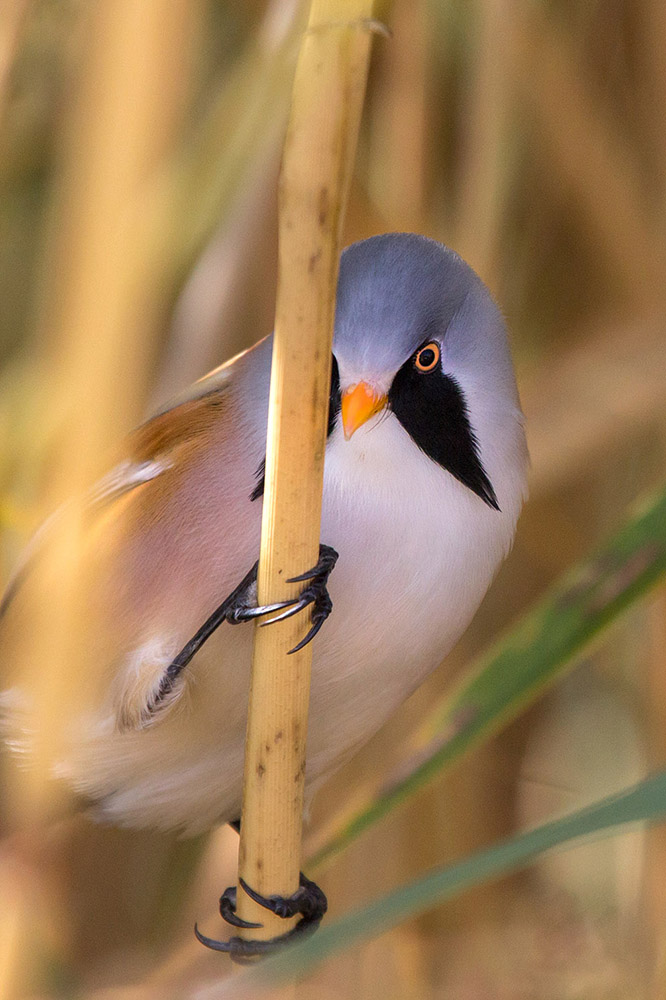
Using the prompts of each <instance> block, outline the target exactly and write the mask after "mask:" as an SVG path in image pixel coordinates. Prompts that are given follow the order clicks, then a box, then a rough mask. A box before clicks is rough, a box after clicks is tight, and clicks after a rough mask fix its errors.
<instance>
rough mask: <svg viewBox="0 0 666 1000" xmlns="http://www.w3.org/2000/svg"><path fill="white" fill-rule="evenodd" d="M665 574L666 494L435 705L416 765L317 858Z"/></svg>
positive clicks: (513, 707)
mask: <svg viewBox="0 0 666 1000" xmlns="http://www.w3.org/2000/svg"><path fill="white" fill-rule="evenodd" d="M664 576H666V493H663V494H660V495H659V496H658V497H657V498H656V499H655V500H653V501H652V502H650V503H648V504H646V505H644V506H643V507H642V509H641V510H640V511H638V512H637V513H636V514H635V516H634V517H632V518H631V519H630V520H629V521H627V522H626V524H625V525H624V526H623V528H622V529H621V530H620V531H619V532H618V533H617V534H616V535H615V537H614V538H613V539H612V540H611V541H610V542H609V543H608V544H607V545H606V546H605V547H604V548H603V549H602V550H601V551H600V552H598V553H597V555H595V556H594V557H592V558H591V559H588V560H586V561H585V562H583V563H582V564H580V565H579V566H578V567H576V568H575V569H574V570H573V571H572V572H569V573H567V574H566V576H565V577H564V578H563V579H562V580H561V581H560V582H558V583H557V584H556V585H555V586H554V587H553V588H552V590H551V591H550V592H549V593H548V595H547V596H546V597H545V599H544V600H542V601H541V602H540V603H539V604H538V605H537V606H536V607H535V608H534V609H533V610H532V611H530V612H528V613H527V615H526V616H525V617H524V618H523V619H522V620H521V621H520V622H519V624H518V625H517V626H516V627H515V628H514V629H512V630H511V631H510V632H509V633H508V634H507V635H506V636H505V637H504V638H503V639H501V640H500V641H499V642H498V643H497V644H496V645H495V646H494V647H493V648H492V649H491V650H490V651H489V652H488V653H487V654H486V655H485V656H484V657H483V658H482V659H481V661H480V663H477V665H476V666H475V667H474V668H472V669H471V670H470V672H469V673H468V674H467V675H466V676H465V678H463V680H462V681H461V682H460V683H459V684H458V685H457V686H456V688H455V690H454V692H453V694H452V695H450V696H448V697H447V698H446V699H445V700H443V701H442V702H440V703H439V704H438V705H436V706H435V708H434V710H433V711H432V712H431V713H430V714H429V716H428V718H427V720H426V722H425V723H424V725H423V727H422V729H421V733H422V746H421V747H419V748H417V751H416V753H415V757H414V762H413V764H411V765H410V764H409V762H408V763H407V765H406V767H403V768H402V769H401V775H400V777H399V778H398V779H397V780H394V781H393V782H391V783H389V784H388V786H387V787H385V788H384V789H383V790H382V791H380V792H379V793H378V794H377V796H376V797H375V798H374V799H373V800H372V801H370V802H369V803H368V804H367V805H365V806H364V807H363V808H361V809H359V810H358V811H357V812H356V813H355V814H354V815H353V816H352V817H351V818H347V819H346V820H344V821H343V822H342V823H341V824H340V826H339V827H338V829H337V830H336V831H335V832H334V833H333V834H332V835H331V836H330V837H329V839H328V840H327V842H326V843H325V844H324V846H323V847H321V848H320V849H319V850H318V851H317V852H316V853H315V854H314V855H313V856H312V857H311V858H310V861H309V866H310V867H317V866H320V865H322V864H324V863H325V862H327V861H329V860H330V858H332V857H333V855H335V854H337V853H338V852H339V851H341V850H342V849H343V848H344V847H346V846H347V845H348V844H349V843H351V841H352V840H354V839H355V838H356V837H358V836H359V834H361V833H362V832H363V831H364V830H367V829H368V827H370V826H372V825H373V824H374V823H376V822H377V821H378V820H379V819H381V818H382V817H383V816H385V815H386V814H387V813H389V812H391V811H392V810H393V809H395V808H396V806H398V805H399V804H400V803H402V802H404V801H405V800H406V799H408V798H409V797H410V796H412V795H414V794H415V793H416V792H418V791H420V789H422V788H423V787H424V785H426V784H427V783H428V782H429V781H432V779H433V778H435V777H436V776H437V775H439V774H441V773H442V772H443V771H444V770H445V769H446V768H448V767H450V766H451V765H453V764H454V763H456V762H457V761H458V760H460V759H461V758H462V757H463V755H464V754H466V753H468V752H469V751H470V750H471V749H472V748H473V747H475V746H477V745H478V744H479V743H481V742H483V741H484V740H487V739H489V738H490V737H491V736H493V735H494V734H495V733H497V732H498V731H499V730H500V729H501V728H502V727H503V726H506V725H507V724H508V723H509V722H511V721H512V720H513V719H514V718H516V716H518V715H519V714H520V712H521V711H522V710H523V709H524V708H526V707H527V706H528V705H529V704H531V703H532V702H534V701H536V699H537V698H538V697H539V696H540V695H542V694H543V692H544V691H545V690H546V688H547V687H548V686H549V685H551V684H553V682H554V681H555V680H556V679H557V678H558V677H559V676H560V675H561V674H562V673H563V672H564V671H565V670H566V669H567V668H570V667H572V666H573V664H574V663H575V662H576V658H578V657H580V655H581V654H582V653H583V652H584V651H585V650H586V649H587V648H588V647H589V645H590V643H591V642H592V640H593V639H595V638H596V637H597V636H598V635H599V634H600V633H601V632H602V630H603V629H604V628H606V627H607V626H608V625H609V624H610V623H611V622H612V621H614V620H615V619H616V618H617V617H618V615H619V614H620V613H621V612H622V611H624V610H625V609H626V608H627V607H628V606H629V605H630V604H632V603H634V602H635V601H637V600H638V599H639V598H641V597H642V596H644V595H645V594H646V593H647V592H648V591H649V589H650V588H651V587H653V586H654V585H655V584H656V583H658V582H659V581H660V580H662V579H663V578H664Z"/></svg>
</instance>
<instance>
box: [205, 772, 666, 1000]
mask: <svg viewBox="0 0 666 1000" xmlns="http://www.w3.org/2000/svg"><path fill="white" fill-rule="evenodd" d="M665 816H666V772H665V773H661V774H658V775H655V776H653V777H650V778H647V779H646V780H645V781H642V782H641V783H640V784H638V785H635V786H633V787H632V788H629V789H627V790H626V791H624V792H621V793H620V794H619V795H615V796H612V797H610V798H606V799H603V800H601V801H600V802H598V803H595V804H594V805H592V806H588V807H587V808H585V809H582V810H580V811H578V812H575V813H572V814H571V815H569V816H565V817H563V818H562V819H558V820H554V821H552V822H550V823H546V824H545V825H544V826H539V827H537V828H536V829H534V830H530V831H529V832H527V833H523V834H521V835H520V836H518V837H513V838H512V839H510V840H505V841H502V842H500V843H499V844H496V845H494V846H493V847H490V848H487V849H485V850H483V851H479V852H478V853H477V854H474V855H472V856H471V857H470V858H466V859H465V860H463V861H459V862H457V863H455V864H452V865H448V866H446V867H444V868H437V869H435V870H434V871H431V872H429V873H428V874H427V875H425V876H424V877H423V878H420V879H418V880H417V881H414V882H411V883H410V884H409V885H406V886H403V887H402V888H400V889H396V890H395V891H394V892H391V893H389V894H388V895H386V896H383V897H382V898H381V899H378V900H377V901H376V902H374V903H371V904H370V905H369V906H364V907H363V908H362V909H359V910H356V911H354V912H353V913H350V914H349V915H348V916H347V917H345V918H344V919H342V920H339V921H337V922H335V923H331V924H329V925H328V926H326V925H324V926H323V927H322V928H321V929H320V930H319V931H318V932H317V933H316V934H315V935H313V937H311V938H308V939H307V940H306V941H304V942H303V944H300V945H297V946H295V947H293V948H290V949H289V950H285V951H284V952H283V953H281V954H279V955H276V956H275V957H274V958H271V959H268V960H267V961H266V962H265V964H264V965H263V966H261V967H259V968H258V969H256V970H253V971H252V972H251V973H250V974H249V975H248V976H243V977H239V978H238V980H237V982H236V983H235V984H231V986H230V990H229V993H228V994H227V993H226V992H225V993H224V994H221V995H228V996H230V997H244V996H246V995H247V996H255V995H256V992H253V991H256V990H257V989H258V988H259V987H260V986H268V985H269V984H270V985H273V986H274V985H275V984H276V983H279V982H283V981H285V980H290V979H294V978H296V977H298V978H300V977H302V976H303V975H305V974H307V973H308V972H309V971H310V970H311V969H312V968H313V966H315V965H316V964H318V963H319V962H321V961H323V960H324V959H327V958H330V957H331V956H332V955H334V954H336V953H337V952H340V951H342V950H343V949H345V948H348V947H351V946H354V947H355V946H357V945H359V944H361V943H362V942H364V941H367V940H368V939H369V938H372V937H376V936H377V935H378V934H382V933H383V932H384V931H387V930H390V929H391V928H392V927H395V926H396V925H397V924H399V923H401V922H402V921H403V920H408V919H410V918H412V917H415V916H418V915H419V914H420V913H423V912H424V910H427V909H429V908H430V907H432V906H435V905H436V904H438V903H442V902H444V901H445V900H447V899H451V898H452V897H453V896H456V895H458V894H459V893H461V892H463V891H464V890H466V889H469V888H471V887H472V886H475V885H479V884H480V883H482V882H487V881H489V880H490V879H496V878H499V877H500V876H502V875H506V874H508V873H509V872H513V871H515V870H516V869H517V868H521V867H523V866H525V865H527V864H529V863H530V862H531V861H533V860H534V859H535V858H536V857H538V856H539V855H540V854H542V853H543V852H544V851H548V850H551V849H553V848H555V847H561V846H562V845H568V846H571V845H572V843H573V842H575V841H578V840H580V838H581V837H590V836H596V837H598V836H600V835H602V834H608V833H609V832H613V833H621V832H623V831H624V830H625V828H626V827H627V825H628V824H635V823H640V822H655V821H657V820H660V819H662V818H664V817H665ZM248 991H249V992H248ZM206 996H207V994H206V993H202V994H201V998H202V1000H203V998H204V997H206ZM211 996H212V994H211Z"/></svg>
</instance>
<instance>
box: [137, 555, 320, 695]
mask: <svg viewBox="0 0 666 1000" xmlns="http://www.w3.org/2000/svg"><path fill="white" fill-rule="evenodd" d="M337 558H338V553H337V552H336V551H335V549H332V548H331V547H330V545H320V546H319V561H318V562H317V565H316V566H313V567H312V569H311V570H308V572H307V573H303V574H302V575H301V576H295V577H292V578H291V579H290V580H288V581H287V582H288V583H300V582H305V581H307V586H305V587H304V588H303V590H302V591H301V593H300V594H299V596H298V597H294V598H292V599H291V600H288V601H276V602H275V603H273V604H263V605H258V604H257V568H258V566H259V563H258V562H256V563H255V564H254V566H253V567H252V569H251V570H250V572H249V573H248V574H247V575H246V576H245V577H243V579H242V580H241V582H240V583H239V584H238V586H237V587H236V588H235V590H232V592H231V593H230V594H229V596H228V597H227V598H225V599H224V601H222V604H220V606H219V608H216V609H215V611H213V613H212V615H210V617H209V618H207V619H206V621H205V622H204V623H203V625H202V626H201V628H200V629H199V630H198V632H196V634H195V635H193V636H192V638H191V639H190V640H189V642H188V643H187V644H186V645H185V646H183V648H182V649H181V651H180V653H178V655H177V656H176V657H175V659H173V660H172V661H171V663H170V664H169V666H168V667H167V669H166V670H165V672H164V676H163V678H162V683H161V684H160V690H159V692H158V695H157V697H156V699H155V703H154V704H155V706H156V705H157V704H158V703H159V702H160V701H161V700H162V699H163V698H164V697H165V696H166V695H167V694H168V693H169V692H170V691H171V689H172V688H173V685H174V684H175V682H176V680H177V678H178V676H179V675H180V673H181V671H182V670H183V669H184V667H186V666H187V664H188V663H189V662H190V660H191V659H192V657H193V656H194V655H195V653H197V652H198V651H199V649H201V647H202V646H203V644H204V643H205V642H206V640H207V639H209V638H210V636H211V635H212V634H213V632H215V630H216V629H218V628H219V627H220V625H222V623H223V622H229V624H230V625H238V624H240V623H241V622H247V621H252V620H253V619H254V618H258V617H260V616H261V615H267V614H271V613H272V612H274V611H280V612H282V613H281V614H278V615H275V616H274V617H273V618H269V619H268V621H266V622H262V625H271V624H272V623H273V622H277V621H281V620H282V619H283V618H289V617H290V616H291V615H295V614H298V612H299V611H302V610H303V608H306V607H307V606H308V605H309V604H311V605H312V615H311V621H312V627H311V629H310V631H309V632H308V633H307V635H306V636H305V638H304V639H302V640H301V642H299V643H298V645H297V646H295V647H294V649H290V650H289V652H290V653H295V652H296V651H297V650H298V649H302V648H303V646H305V645H307V643H308V642H310V641H311V640H312V639H314V637H315V635H316V634H317V632H318V631H319V629H320V628H321V627H322V625H323V624H324V622H325V621H326V619H327V618H328V616H329V614H330V613H331V608H332V606H333V605H332V603H331V598H330V597H329V594H328V590H327V589H326V584H327V582H328V578H329V576H330V574H331V570H332V569H333V567H334V566H335V563H336V561H337Z"/></svg>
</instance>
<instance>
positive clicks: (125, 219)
mask: <svg viewBox="0 0 666 1000" xmlns="http://www.w3.org/2000/svg"><path fill="white" fill-rule="evenodd" d="M199 6H200V5H199V3H198V0H197V2H193V0H176V2H174V0H141V2H140V3H135V0H117V2H116V0H114V2H113V3H112V4H105V3H102V4H98V5H92V6H91V9H90V11H89V14H88V17H89V20H88V25H87V29H88V34H87V38H86V57H85V59H84V64H83V67H82V73H81V77H80V80H79V81H78V87H77V91H76V96H75V100H74V101H73V107H72V110H71V113H70V114H69V115H68V116H67V119H66V122H65V126H64V130H63V137H62V145H61V151H60V156H61V159H60V170H59V177H58V183H57V185H56V195H55V198H54V205H53V208H52V220H51V234H50V241H49V247H48V250H47V259H46V267H47V275H46V280H45V287H44V288H43V290H42V302H41V317H40V321H39V333H40V337H41V341H42V349H43V355H44V358H43V362H42V364H43V373H42V374H43V382H44V395H45V396H46V397H47V398H48V404H47V405H45V406H44V409H43V413H42V419H43V421H44V422H45V423H51V424H52V425H53V426H54V427H56V428H57V432H58V433H57V441H56V444H55V447H54V451H53V454H52V455H51V457H50V458H51V460H50V463H49V467H48V469H47V470H45V471H46V477H45V478H47V479H48V482H47V487H48V489H47V495H46V497H45V502H44V508H45V513H50V512H51V511H52V510H53V508H54V507H55V506H56V505H57V504H58V503H59V502H62V501H64V500H66V499H67V498H69V497H71V496H76V495H77V494H80V493H81V492H82V491H83V490H85V488H86V487H87V486H89V484H90V481H91V479H92V477H93V476H94V475H95V474H97V473H98V472H99V469H100V466H101V463H102V462H104V461H106V452H107V451H108V450H109V447H110V445H111V443H112V442H115V440H116V438H117V436H118V433H119V431H122V430H125V429H129V427H130V426H131V425H132V423H133V422H135V420H136V418H137V416H138V415H139V414H140V412H141V408H142V401H143V396H144V381H145V378H146V372H147V366H148V361H149V359H150V358H151V356H152V353H153V344H154V339H155V335H156V333H157V332H158V331H159V327H158V326H157V323H152V322H151V320H152V319H153V318H154V317H155V316H157V315H158V314H159V312H161V308H162V306H161V303H162V296H163V289H162V288H161V286H160V285H159V284H158V282H157V280H156V276H155V275H153V274H151V273H149V272H148V271H147V269H146V267H144V261H145V258H146V253H145V250H146V246H147V245H148V244H147V239H148V234H149V232H150V224H147V225H145V224H144V219H145V218H146V214H147V213H146V207H145V200H144V195H145V192H146V190H147V188H148V185H149V182H150V179H151V177H152V176H153V174H154V172H155V170H156V169H157V167H158V165H159V164H160V163H161V162H162V159H163V157H164V156H165V155H166V154H167V152H168V151H169V150H170V149H171V147H172V145H173V142H174V138H175V136H176V134H177V130H178V128H179V126H180V123H181V118H182V112H183V110H184V107H185V103H186V98H187V92H188V88H189V83H188V81H189V79H190V74H189V68H188V54H189V53H191V52H192V46H191V45H188V42H191V41H193V40H194V37H195V33H196V25H197V18H198V10H199ZM151 224H152V219H151ZM51 538H52V544H50V545H49V546H47V547H46V549H45V552H44V557H43V559H42V560H41V561H40V565H39V570H38V571H36V572H35V573H34V574H33V586H34V587H35V588H36V593H35V600H34V607H35V614H34V617H33V618H32V619H31V622H30V628H29V629H26V630H25V634H24V635H22V637H21V644H20V647H19V648H17V651H16V666H17V673H20V676H21V679H22V682H24V684H25V687H26V688H27V690H28V691H29V692H30V695H31V696H33V697H32V701H33V704H34V706H35V712H34V717H33V718H32V719H31V725H34V728H35V732H36V733H37V734H38V736H37V738H36V741H35V744H36V745H35V750H34V754H33V764H34V766H33V767H32V768H31V769H30V770H26V772H25V774H23V773H21V774H19V775H18V776H17V777H16V779H15V780H13V781H12V782H11V783H10V790H9V796H8V798H9V800H10V802H9V806H10V808H9V810H8V812H9V817H10V821H11V823H12V825H13V827H14V828H15V830H16V831H18V833H17V837H16V841H17V847H16V851H17V854H19V852H20V859H21V863H20V864H19V865H16V866H15V867H16V871H17V872H18V875H16V877H15V881H16V889H15V892H14V893H13V896H14V901H13V908H12V912H10V914H9V917H8V919H7V920H6V921H5V922H4V924H3V926H2V927H0V963H1V964H0V995H2V996H3V997H4V996H5V995H9V993H10V986H9V985H8V984H9V983H10V982H12V983H18V984H23V985H25V982H26V981H28V979H29V975H30V974H31V972H32V970H33V969H34V968H35V967H37V966H39V964H40V957H39V956H40V952H39V948H40V947H41V943H42V942H43V941H44V940H45V939H47V935H46V934H45V932H44V927H45V926H54V925H57V929H58V933H59V935H61V937H60V938H59V939H58V944H57V947H56V948H54V950H57V949H63V950H62V953H61V955H60V956H59V960H60V961H62V962H63V964H64V963H65V957H64V955H65V951H64V949H65V948H66V944H65V942H66V937H67V936H66V933H65V928H66V927H67V915H66V913H65V911H64V909H63V907H62V905H61V903H60V901H59V899H58V898H57V895H56V893H55V892H53V891H52V890H51V889H50V888H49V889H48V892H47V891H41V890H42V887H43V886H45V885H46V886H47V887H48V886H49V883H48V880H47V879H46V877H45V874H44V871H43V869H42V865H41V860H42V857H43V855H42V848H43V838H42V837H41V835H40V824H42V823H44V822H45V821H46V820H48V818H49V817H50V815H51V814H53V813H56V814H58V813H59V812H60V811H61V810H62V809H63V808H64V807H65V805H66V801H65V800H66V794H65V792H64V791H63V789H62V788H61V786H60V785H59V784H56V783H55V782H53V781H52V774H53V763H54V761H58V760H60V759H61V755H62V750H63V747H64V746H65V743H66V738H67V734H66V727H67V724H68V720H69V719H70V718H71V717H72V715H73V714H74V712H75V710H76V709H79V710H80V708H81V705H82V703H83V702H82V698H83V697H84V695H82V691H83V690H87V689H86V683H87V682H88V680H89V678H91V677H92V675H93V674H94V672H95V669H96V666H97V664H96V661H95V657H94V656H93V658H92V662H88V663H86V664H82V663H81V660H80V658H79V659H77V656H76V654H75V648H76V642H75V637H76V635H77V628H78V623H79V622H80V621H81V620H82V615H83V614H84V613H85V612H84V608H83V603H84V602H83V596H84V583H83V582H82V581H81V579H80V577H79V574H78V563H77V554H78V552H79V551H80V546H81V539H82V524H81V518H80V508H79V504H77V503H74V502H70V503H68V504H66V505H65V506H64V507H63V508H62V512H61V515H60V517H59V519H58V520H57V522H55V524H54V527H53V528H52V533H51ZM101 624H105V623H101ZM106 625H107V626H109V627H110V623H106ZM1 877H2V880H3V881H4V882H6V881H7V877H6V874H5V873H3V874H2V876H1ZM37 886H39V887H40V891H37V889H36V887H37ZM7 928H9V931H11V935H10V936H8V937H4V939H3V932H6V933H7V934H9V931H7ZM51 946H52V947H53V945H52V941H51ZM12 988H13V987H12ZM17 989H18V987H17Z"/></svg>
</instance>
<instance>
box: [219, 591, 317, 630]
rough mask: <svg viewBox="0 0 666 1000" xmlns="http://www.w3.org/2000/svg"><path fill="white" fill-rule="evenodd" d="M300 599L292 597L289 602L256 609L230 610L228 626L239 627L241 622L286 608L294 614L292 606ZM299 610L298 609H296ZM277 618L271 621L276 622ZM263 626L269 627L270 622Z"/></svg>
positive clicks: (260, 606)
mask: <svg viewBox="0 0 666 1000" xmlns="http://www.w3.org/2000/svg"><path fill="white" fill-rule="evenodd" d="M299 601H300V597H292V598H291V600H289V601H276V602H275V603H274V604H260V605H258V606H257V607H254V608H250V607H238V608H232V610H231V611H230V612H229V615H228V617H227V621H228V623H229V624H230V625H240V624H242V623H243V622H247V621H252V619H254V618H260V617H261V616H262V615H270V614H272V612H273V611H282V610H283V609H284V608H287V610H288V611H290V612H291V614H295V611H294V610H293V607H292V606H293V605H294V604H298V603H299ZM298 610H300V608H299V609H298ZM277 620H278V619H277V618H271V621H277ZM262 624H263V625H269V624H270V622H262Z"/></svg>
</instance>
